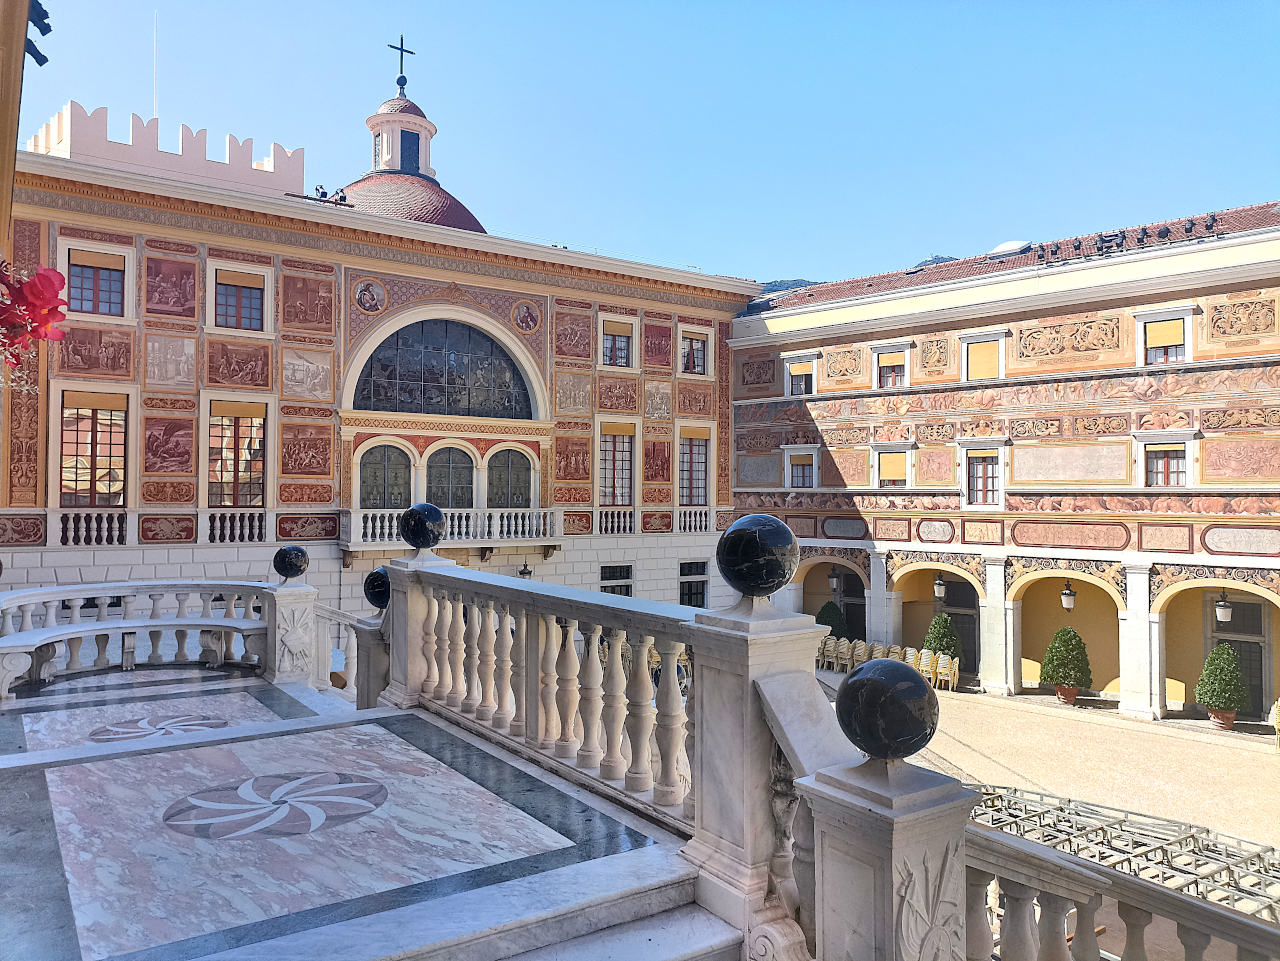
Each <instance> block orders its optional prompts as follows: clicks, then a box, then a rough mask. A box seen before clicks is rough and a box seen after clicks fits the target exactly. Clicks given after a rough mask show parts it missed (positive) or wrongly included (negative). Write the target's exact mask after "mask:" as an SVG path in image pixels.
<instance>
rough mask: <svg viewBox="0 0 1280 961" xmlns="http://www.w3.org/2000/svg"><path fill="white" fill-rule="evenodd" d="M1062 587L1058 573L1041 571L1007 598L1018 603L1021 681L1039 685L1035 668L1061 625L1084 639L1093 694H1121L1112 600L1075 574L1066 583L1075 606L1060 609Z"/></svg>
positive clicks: (1116, 607) (1116, 617)
mask: <svg viewBox="0 0 1280 961" xmlns="http://www.w3.org/2000/svg"><path fill="white" fill-rule="evenodd" d="M1065 583H1066V581H1065V577H1064V574H1063V573H1062V572H1057V571H1054V572H1046V573H1045V574H1043V575H1041V576H1039V577H1036V576H1032V577H1029V578H1027V580H1025V581H1024V582H1023V583H1022V584H1021V585H1017V584H1015V585H1014V590H1013V591H1012V592H1011V594H1010V599H1011V600H1020V601H1021V602H1022V603H1021V605H1020V616H1021V618H1022V625H1021V636H1022V683H1023V686H1025V687H1035V686H1037V685H1039V683H1040V667H1041V665H1042V664H1043V663H1044V655H1045V652H1046V651H1047V650H1048V649H1049V642H1050V641H1051V640H1053V635H1054V634H1055V633H1056V632H1057V631H1058V629H1059V628H1062V627H1074V628H1075V629H1076V630H1077V631H1078V632H1079V633H1080V637H1081V638H1082V639H1083V640H1084V646H1085V650H1086V651H1087V652H1088V654H1089V671H1090V673H1091V674H1092V675H1093V688H1092V689H1093V690H1094V691H1097V692H1098V693H1100V694H1108V695H1111V696H1112V697H1116V698H1118V697H1119V696H1120V607H1119V604H1118V601H1117V599H1116V598H1115V596H1113V595H1112V594H1111V592H1109V591H1108V590H1107V589H1106V588H1104V587H1102V586H1101V585H1100V584H1095V583H1092V582H1091V581H1088V580H1084V579H1082V578H1081V577H1080V576H1079V575H1075V576H1073V577H1072V579H1071V587H1072V590H1074V591H1075V592H1076V597H1075V606H1074V607H1073V608H1072V609H1071V610H1070V611H1068V610H1066V609H1065V608H1064V607H1063V606H1062V590H1063V585H1064V584H1065Z"/></svg>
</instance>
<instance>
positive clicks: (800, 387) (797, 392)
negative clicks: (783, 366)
mask: <svg viewBox="0 0 1280 961" xmlns="http://www.w3.org/2000/svg"><path fill="white" fill-rule="evenodd" d="M787 375H788V377H789V378H790V383H791V390H790V393H791V396H793V397H799V396H802V395H804V394H812V393H813V363H812V362H810V363H807V364H788V365H787Z"/></svg>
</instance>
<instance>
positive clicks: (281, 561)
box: [271, 544, 311, 580]
mask: <svg viewBox="0 0 1280 961" xmlns="http://www.w3.org/2000/svg"><path fill="white" fill-rule="evenodd" d="M310 564H311V558H310V557H309V556H307V549H306V548H305V547H298V546H297V545H296V544H294V545H291V546H289V547H282V548H280V550H278V551H276V556H275V557H273V558H271V566H272V567H274V568H275V569H276V573H277V574H279V575H280V576H281V577H283V578H285V579H286V580H288V579H289V578H290V577H301V576H302V575H303V574H305V573H306V572H307V567H308V566H309V565H310Z"/></svg>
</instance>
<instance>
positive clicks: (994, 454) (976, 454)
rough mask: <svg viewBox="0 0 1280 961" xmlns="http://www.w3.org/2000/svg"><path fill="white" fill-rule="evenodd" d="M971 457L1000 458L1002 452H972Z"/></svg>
mask: <svg viewBox="0 0 1280 961" xmlns="http://www.w3.org/2000/svg"><path fill="white" fill-rule="evenodd" d="M969 456H970V457H999V456H1000V452H999V451H995V450H971V451H969Z"/></svg>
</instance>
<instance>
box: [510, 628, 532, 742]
mask: <svg viewBox="0 0 1280 961" xmlns="http://www.w3.org/2000/svg"><path fill="white" fill-rule="evenodd" d="M524 632H525V616H524V608H523V607H518V606H516V605H512V607H511V725H510V727H509V728H508V730H509V731H510V733H511V736H512V737H519V738H523V737H525V735H526V732H527V730H528V728H527V726H526V724H525V717H526V715H527V707H526V705H525V696H524V694H525V687H524V685H525V677H524V675H525V646H524V645H525V638H524Z"/></svg>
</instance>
